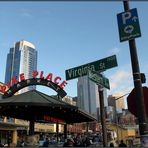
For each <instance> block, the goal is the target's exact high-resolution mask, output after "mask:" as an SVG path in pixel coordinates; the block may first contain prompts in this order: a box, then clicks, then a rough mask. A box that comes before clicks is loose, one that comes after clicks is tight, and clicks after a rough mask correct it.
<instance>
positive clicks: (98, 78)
mask: <svg viewBox="0 0 148 148" xmlns="http://www.w3.org/2000/svg"><path fill="white" fill-rule="evenodd" d="M88 77H89V79H90V80H92V81H93V82H95V83H96V84H97V85H101V86H103V87H105V88H108V89H110V86H109V80H108V79H107V78H106V77H104V76H102V75H101V74H98V73H97V72H94V71H91V70H88Z"/></svg>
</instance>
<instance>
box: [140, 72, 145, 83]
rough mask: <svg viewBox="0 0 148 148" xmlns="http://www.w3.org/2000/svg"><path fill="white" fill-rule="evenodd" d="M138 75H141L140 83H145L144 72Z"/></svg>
mask: <svg viewBox="0 0 148 148" xmlns="http://www.w3.org/2000/svg"><path fill="white" fill-rule="evenodd" d="M140 75H141V82H142V83H146V78H145V74H144V73H140Z"/></svg>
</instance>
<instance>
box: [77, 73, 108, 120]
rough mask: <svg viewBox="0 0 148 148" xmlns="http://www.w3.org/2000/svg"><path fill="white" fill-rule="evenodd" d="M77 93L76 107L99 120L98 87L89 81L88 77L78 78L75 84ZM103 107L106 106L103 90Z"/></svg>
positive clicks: (105, 93)
mask: <svg viewBox="0 0 148 148" xmlns="http://www.w3.org/2000/svg"><path fill="white" fill-rule="evenodd" d="M77 92H78V100H77V101H78V102H77V104H78V107H80V108H81V109H82V110H84V111H86V112H88V113H90V114H91V115H93V116H94V117H95V118H96V119H99V112H100V101H99V92H98V85H96V84H95V83H94V82H92V81H91V80H89V78H88V76H83V77H79V78H78V83H77ZM103 92H104V106H108V103H107V91H106V89H104V91H103Z"/></svg>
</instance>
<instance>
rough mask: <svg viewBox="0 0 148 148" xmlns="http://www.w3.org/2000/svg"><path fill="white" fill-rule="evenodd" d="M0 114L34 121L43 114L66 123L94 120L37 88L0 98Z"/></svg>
mask: <svg viewBox="0 0 148 148" xmlns="http://www.w3.org/2000/svg"><path fill="white" fill-rule="evenodd" d="M0 115H3V116H9V117H14V118H18V119H23V120H32V119H34V120H35V121H36V122H40V121H39V120H38V119H39V118H40V117H42V116H45V115H46V116H51V117H54V118H58V119H60V120H64V121H65V122H66V123H80V122H92V121H96V119H95V118H94V117H93V116H91V115H90V114H88V113H86V112H84V111H82V110H80V109H79V108H78V107H76V106H73V105H70V104H68V103H66V102H64V101H62V100H60V99H57V98H56V97H53V96H49V95H46V94H44V93H41V92H39V91H37V90H32V91H29V92H26V93H23V94H19V95H14V96H12V97H9V98H5V99H1V100H0Z"/></svg>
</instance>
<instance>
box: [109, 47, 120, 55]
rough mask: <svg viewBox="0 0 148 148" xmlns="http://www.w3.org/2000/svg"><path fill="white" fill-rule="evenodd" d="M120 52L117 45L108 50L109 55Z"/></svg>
mask: <svg viewBox="0 0 148 148" xmlns="http://www.w3.org/2000/svg"><path fill="white" fill-rule="evenodd" d="M119 52H120V49H119V48H117V47H114V48H112V49H110V50H109V55H110V54H118V53H119Z"/></svg>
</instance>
